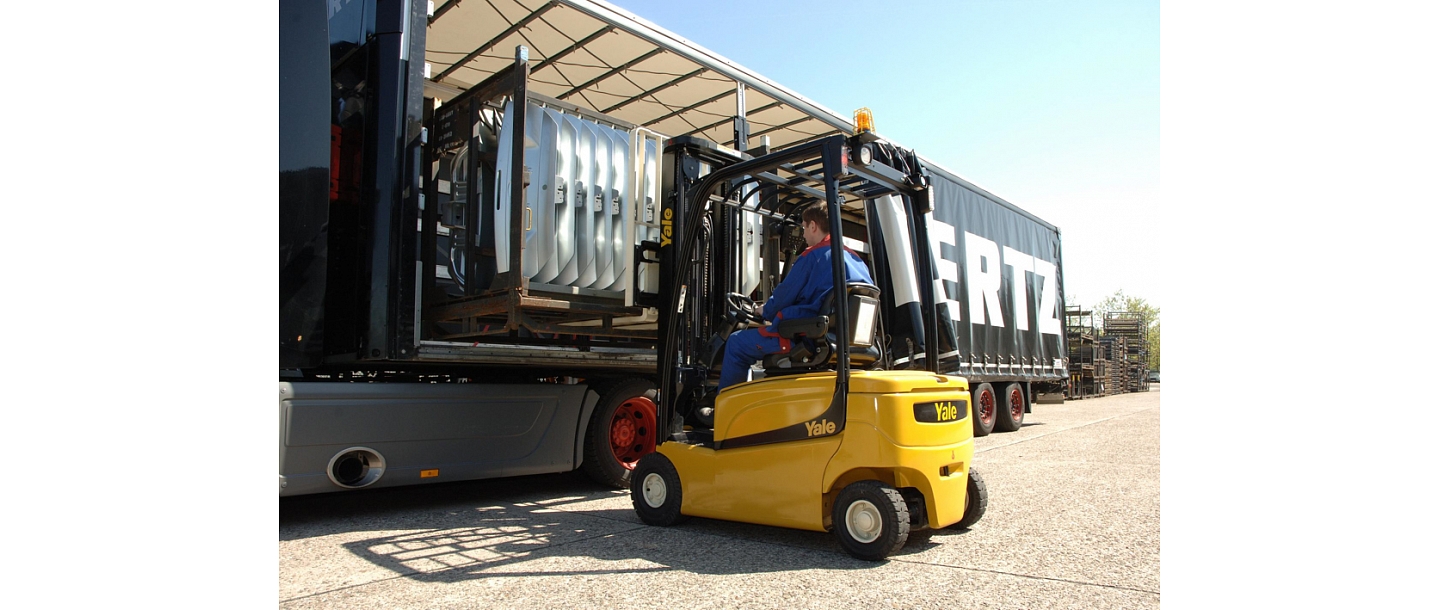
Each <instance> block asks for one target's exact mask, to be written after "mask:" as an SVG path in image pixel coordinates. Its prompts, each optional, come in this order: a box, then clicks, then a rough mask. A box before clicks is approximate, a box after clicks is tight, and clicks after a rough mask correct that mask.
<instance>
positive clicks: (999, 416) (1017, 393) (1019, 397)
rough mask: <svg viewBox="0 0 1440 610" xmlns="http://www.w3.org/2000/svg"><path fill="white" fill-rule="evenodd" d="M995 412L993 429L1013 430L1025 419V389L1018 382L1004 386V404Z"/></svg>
mask: <svg viewBox="0 0 1440 610" xmlns="http://www.w3.org/2000/svg"><path fill="white" fill-rule="evenodd" d="M1001 407H1002V408H1000V409H999V410H998V411H997V412H996V418H995V429H996V430H999V431H1001V432H1014V431H1016V430H1019V429H1020V424H1021V423H1022V422H1024V421H1025V390H1024V388H1021V387H1020V384H1018V383H1012V384H1010V385H1007V386H1005V404H1003V405H1001Z"/></svg>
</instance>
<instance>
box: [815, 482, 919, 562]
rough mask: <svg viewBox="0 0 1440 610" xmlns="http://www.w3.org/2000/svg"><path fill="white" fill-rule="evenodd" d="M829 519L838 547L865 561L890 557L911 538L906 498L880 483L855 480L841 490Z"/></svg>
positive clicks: (897, 491) (892, 488)
mask: <svg viewBox="0 0 1440 610" xmlns="http://www.w3.org/2000/svg"><path fill="white" fill-rule="evenodd" d="M830 520H831V527H832V529H834V531H835V537H836V538H837V539H839V540H840V547H841V548H843V549H845V552H847V553H849V554H850V555H851V556H853V557H855V558H856V559H863V560H865V561H880V560H882V559H885V558H886V557H889V556H890V554H891V553H894V552H895V551H898V550H900V547H902V546H905V541H906V540H907V539H909V537H910V509H909V508H907V507H906V506H905V498H903V497H901V496H900V491H899V490H897V489H895V488H894V487H891V486H889V485H886V484H884V483H881V482H880V481H858V482H855V483H851V484H849V485H847V486H846V487H845V489H842V490H840V495H839V496H837V497H836V498H835V507H834V508H833V509H831V511H830Z"/></svg>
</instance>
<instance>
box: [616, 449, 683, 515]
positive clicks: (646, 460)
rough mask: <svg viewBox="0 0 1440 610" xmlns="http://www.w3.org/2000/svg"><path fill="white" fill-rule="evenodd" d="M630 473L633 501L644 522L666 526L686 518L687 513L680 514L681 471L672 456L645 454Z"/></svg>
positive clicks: (631, 500) (631, 498) (636, 511)
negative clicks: (678, 470)
mask: <svg viewBox="0 0 1440 610" xmlns="http://www.w3.org/2000/svg"><path fill="white" fill-rule="evenodd" d="M631 475H632V476H631V478H630V481H631V483H630V503H631V504H632V505H634V506H635V514H637V515H639V516H640V520H641V521H644V522H645V523H647V524H650V525H658V526H661V527H666V526H670V525H675V524H676V523H680V522H681V521H684V520H685V515H682V514H680V501H681V499H682V498H683V496H682V495H681V489H680V473H679V472H676V470H675V464H674V463H672V462H671V461H670V458H667V457H665V456H664V455H662V454H659V453H649V454H646V455H645V457H642V458H640V461H639V463H637V464H635V470H633V471H631Z"/></svg>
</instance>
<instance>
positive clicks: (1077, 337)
mask: <svg viewBox="0 0 1440 610" xmlns="http://www.w3.org/2000/svg"><path fill="white" fill-rule="evenodd" d="M1093 316H1094V312H1091V311H1088V310H1082V309H1081V308H1080V307H1079V306H1066V307H1065V340H1066V344H1067V346H1068V348H1069V355H1070V385H1069V387H1068V391H1067V396H1066V398H1072V399H1079V398H1089V397H1092V396H1098V395H1099V394H1100V387H1101V385H1100V383H1099V378H1098V377H1097V374H1100V372H1101V371H1103V369H1104V368H1105V367H1104V363H1103V362H1102V359H1101V357H1100V353H1099V352H1100V349H1099V345H1097V344H1096V342H1095V336H1096V334H1097V333H1096V331H1095V323H1094V318H1093Z"/></svg>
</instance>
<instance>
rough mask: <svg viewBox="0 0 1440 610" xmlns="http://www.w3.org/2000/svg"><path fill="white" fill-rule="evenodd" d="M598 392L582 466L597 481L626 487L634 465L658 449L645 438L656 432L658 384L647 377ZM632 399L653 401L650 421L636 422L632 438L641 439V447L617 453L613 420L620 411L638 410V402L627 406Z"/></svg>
mask: <svg viewBox="0 0 1440 610" xmlns="http://www.w3.org/2000/svg"><path fill="white" fill-rule="evenodd" d="M595 391H596V393H598V394H600V402H598V403H596V404H595V412H594V413H591V414H590V422H589V424H588V425H587V426H586V427H585V456H584V460H583V461H582V462H581V463H580V468H581V469H582V470H584V471H585V474H586V476H589V477H590V478H591V479H592V480H594V481H595V482H596V483H599V484H601V485H608V486H610V487H615V488H617V489H625V488H628V487H629V486H630V471H631V469H632V468H634V465H635V464H636V463H638V461H639V459H640V458H641V457H644V455H645V454H647V453H649V452H651V451H654V450H655V448H654V446H653V445H650V444H649V443H648V441H647V440H646V438H645V437H646V436H647V435H654V434H655V430H654V427H653V426H654V422H655V416H654V413H655V400H656V394H657V393H656V391H655V384H653V383H651V382H650V381H649V380H646V379H625V380H621V381H618V382H612V383H609V384H604V385H600V386H597V387H596V388H595ZM632 399H645V400H648V401H649V409H650V413H651V415H650V419H649V424H648V425H646V424H645V423H644V422H643V420H642V422H641V423H640V424H639V425H632V426H631V430H632V433H633V436H632V438H633V439H636V440H638V441H639V443H638V446H636V445H634V444H630V443H627V444H626V447H625V449H623V450H621V453H622V455H617V454H616V449H615V448H614V446H613V445H612V442H611V427H612V424H613V423H614V422H613V421H612V420H613V419H614V418H615V414H616V412H617V411H621V412H625V413H633V412H634V411H635V410H636V409H635V403H631V404H628V405H627V402H629V401H631V400H632ZM641 404H643V401H641ZM622 407H623V408H622ZM632 459H633V460H634V461H631V460H632Z"/></svg>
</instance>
